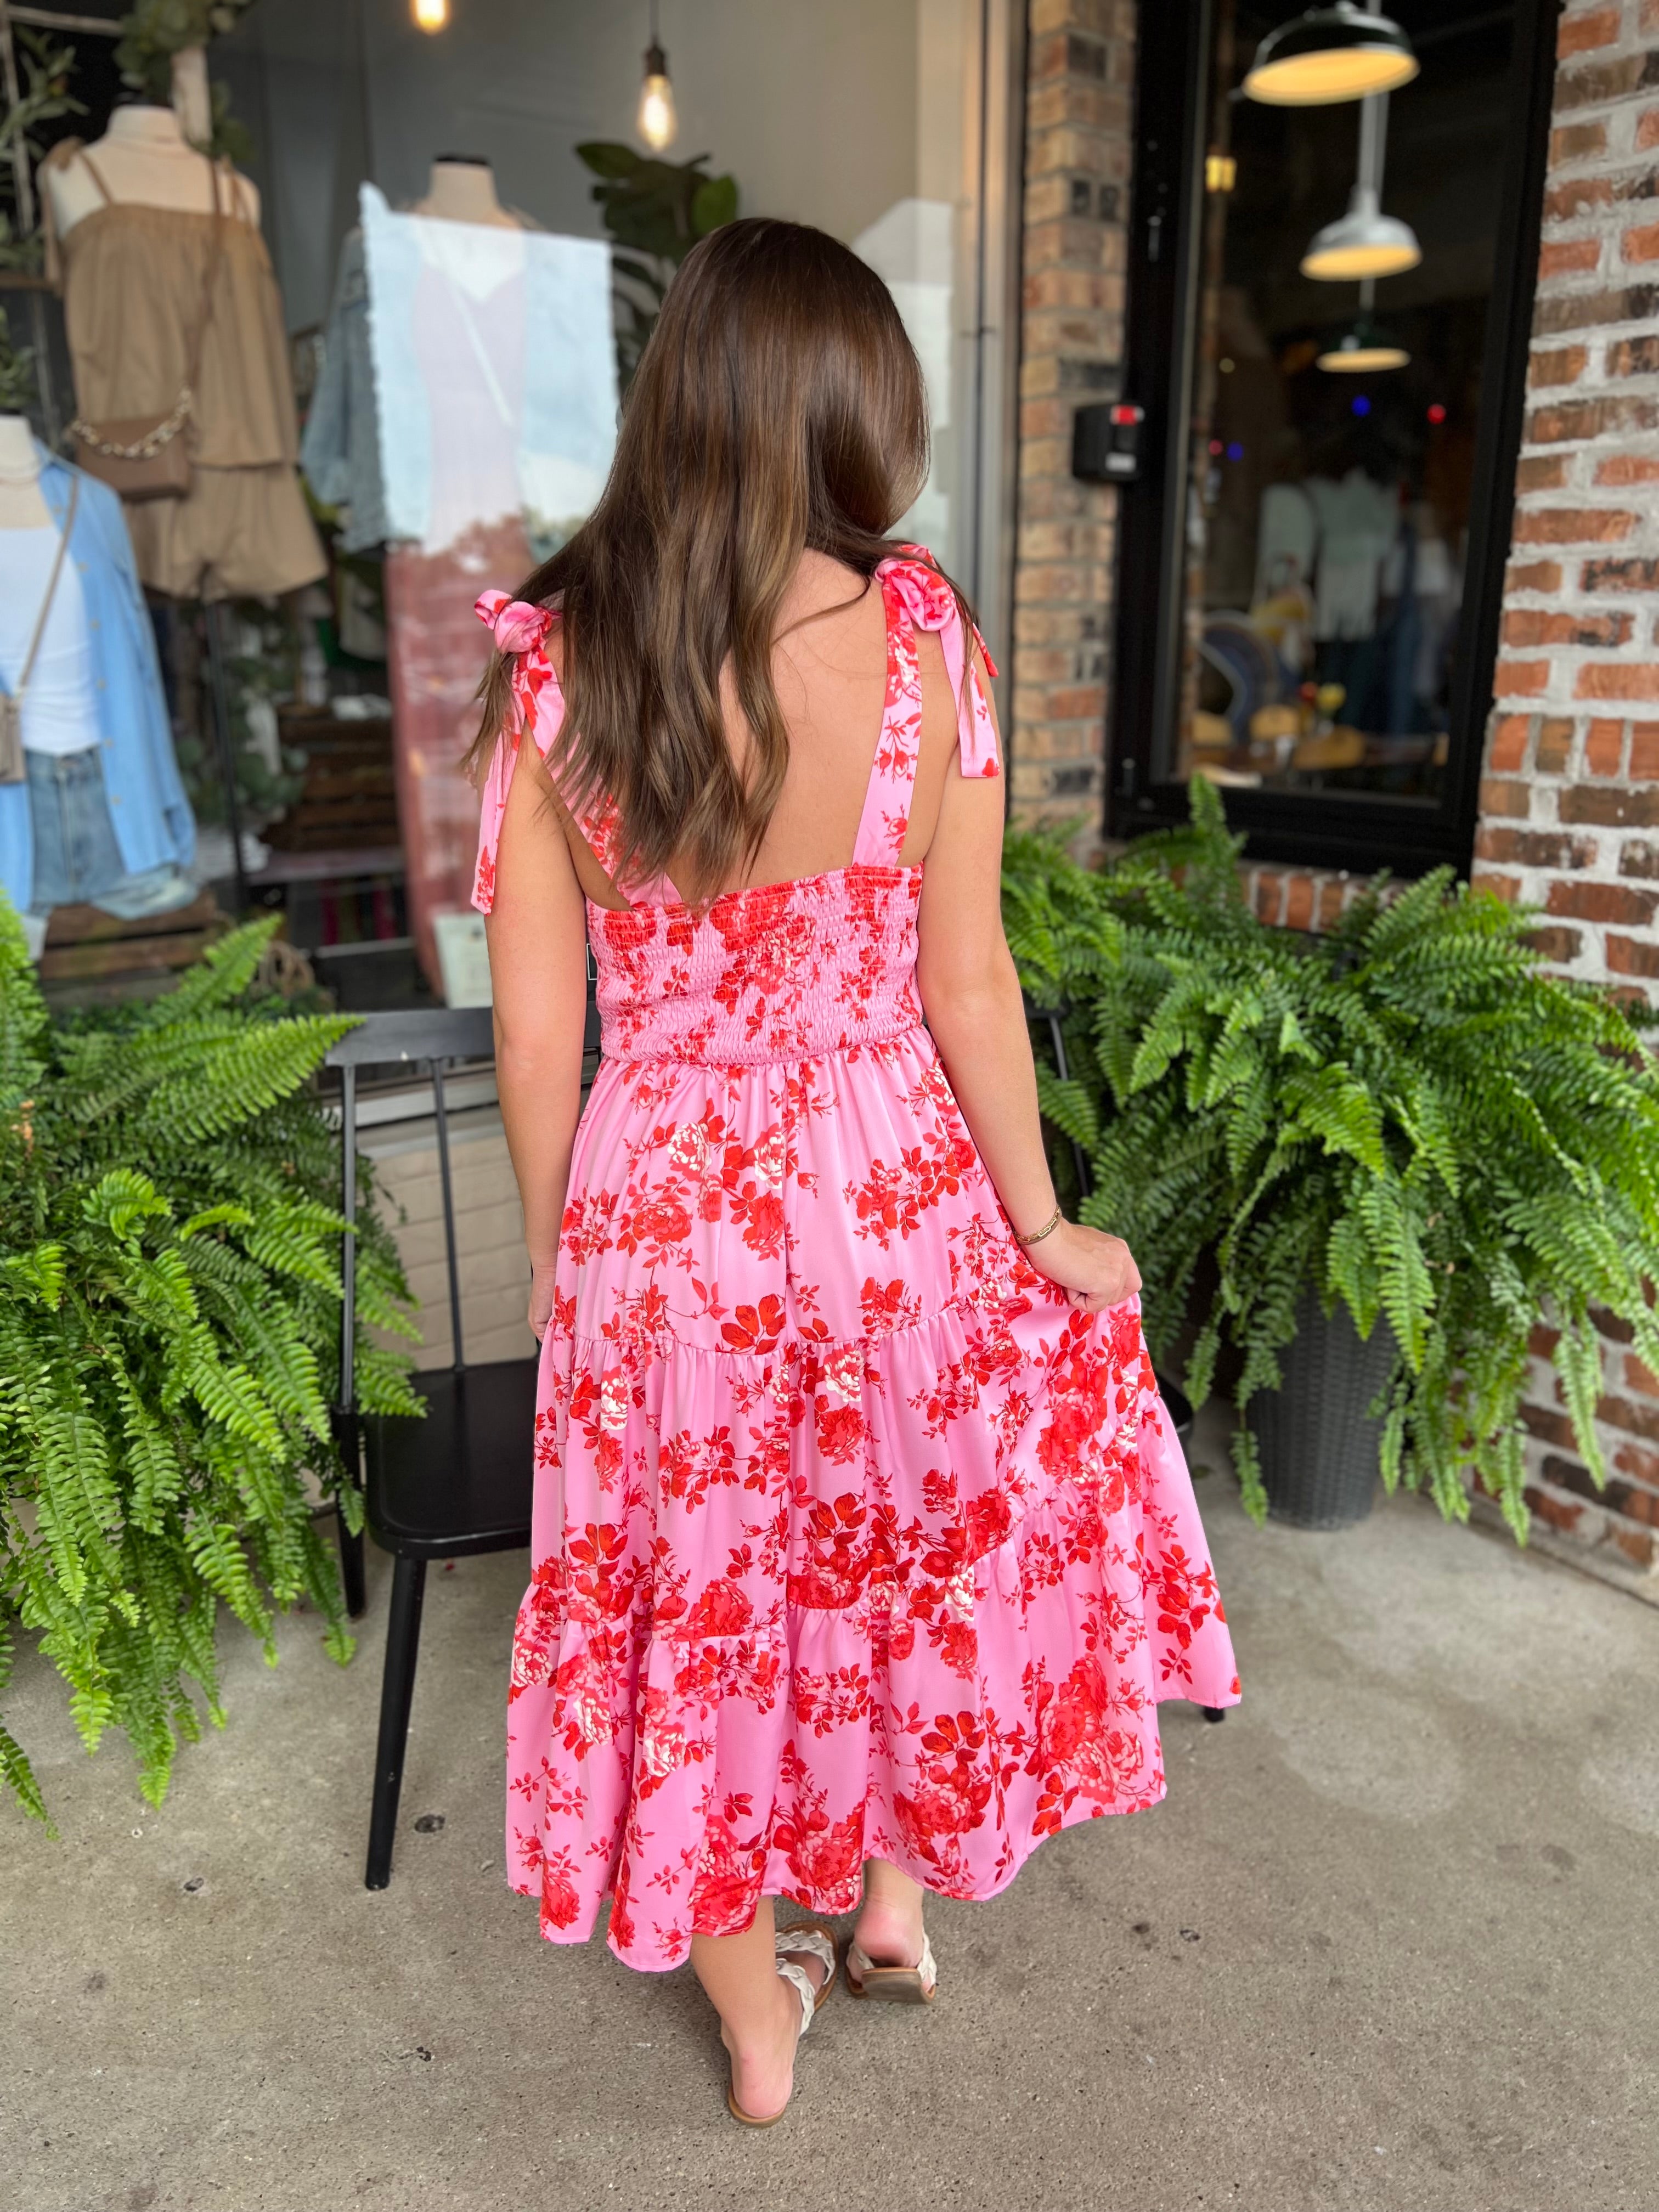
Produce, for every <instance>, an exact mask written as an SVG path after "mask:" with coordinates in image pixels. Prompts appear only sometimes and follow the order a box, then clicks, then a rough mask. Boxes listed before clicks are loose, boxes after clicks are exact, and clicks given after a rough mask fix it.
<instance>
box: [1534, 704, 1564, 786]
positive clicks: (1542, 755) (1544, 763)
mask: <svg viewBox="0 0 1659 2212" xmlns="http://www.w3.org/2000/svg"><path fill="white" fill-rule="evenodd" d="M1572 729H1573V726H1572V721H1571V717H1569V716H1567V715H1565V714H1546V715H1545V717H1544V718H1543V720H1541V722H1540V723H1539V725H1538V752H1537V767H1538V772H1539V774H1540V775H1565V773H1566V767H1567V763H1568V761H1569V760H1571V757H1572Z"/></svg>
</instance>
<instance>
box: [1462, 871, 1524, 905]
mask: <svg viewBox="0 0 1659 2212" xmlns="http://www.w3.org/2000/svg"><path fill="white" fill-rule="evenodd" d="M1469 880H1470V882H1471V883H1472V884H1474V887H1475V889H1476V890H1481V891H1490V892H1491V893H1492V896H1493V897H1494V898H1500V899H1502V900H1503V902H1504V905H1505V906H1513V905H1514V904H1515V903H1516V900H1517V899H1519V897H1520V896H1521V878H1520V877H1519V876H1500V875H1498V874H1495V873H1494V872H1493V871H1492V869H1490V868H1476V869H1475V870H1474V872H1473V873H1472V874H1471V876H1470V878H1469Z"/></svg>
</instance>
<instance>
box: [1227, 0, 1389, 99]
mask: <svg viewBox="0 0 1659 2212" xmlns="http://www.w3.org/2000/svg"><path fill="white" fill-rule="evenodd" d="M1416 75H1417V57H1416V55H1415V54H1414V53H1413V52H1412V42H1411V40H1409V39H1408V38H1407V36H1406V33H1404V32H1403V31H1402V30H1401V27H1400V26H1399V24H1398V23H1395V22H1391V21H1389V17H1388V16H1386V15H1370V14H1368V13H1367V12H1366V11H1365V10H1364V9H1362V8H1357V7H1355V6H1354V5H1353V4H1352V0H1336V4H1335V5H1334V7H1329V8H1310V9H1309V10H1308V12H1307V13H1306V15H1297V16H1296V17H1295V18H1294V19H1293V20H1292V21H1290V22H1288V23H1281V24H1280V25H1279V28H1278V29H1277V30H1276V31H1270V32H1269V33H1267V37H1266V38H1265V39H1263V40H1262V41H1261V45H1260V46H1258V47H1257V48H1256V50H1255V61H1254V62H1253V63H1252V64H1250V69H1249V74H1248V75H1247V76H1246V77H1245V79H1244V89H1245V91H1246V93H1247V94H1249V97H1250V98H1251V99H1252V100H1262V101H1264V102H1266V104H1267V106H1271V107H1323V106H1328V104H1329V103H1331V102H1332V101H1334V100H1362V99H1364V96H1365V94H1367V93H1371V92H1392V91H1393V90H1394V89H1395V87H1396V86H1399V85H1402V84H1409V83H1410V82H1411V81H1412V79H1413V77H1414V76H1416Z"/></svg>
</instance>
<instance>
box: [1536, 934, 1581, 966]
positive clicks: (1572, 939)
mask: <svg viewBox="0 0 1659 2212" xmlns="http://www.w3.org/2000/svg"><path fill="white" fill-rule="evenodd" d="M1527 943H1528V945H1531V947H1532V949H1533V951H1534V952H1536V953H1539V954H1541V956H1542V957H1543V958H1544V959H1546V960H1555V961H1559V962H1562V963H1565V962H1566V961H1569V960H1576V959H1577V957H1578V956H1579V954H1580V953H1581V952H1582V951H1583V949H1584V939H1583V933H1582V932H1581V931H1579V930H1577V929H1529V930H1528V932H1527Z"/></svg>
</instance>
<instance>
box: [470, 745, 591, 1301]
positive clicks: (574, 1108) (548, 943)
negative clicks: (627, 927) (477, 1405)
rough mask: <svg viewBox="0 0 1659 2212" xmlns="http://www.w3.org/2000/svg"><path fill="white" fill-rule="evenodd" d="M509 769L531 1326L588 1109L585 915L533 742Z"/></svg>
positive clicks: (507, 1086) (508, 842)
mask: <svg viewBox="0 0 1659 2212" xmlns="http://www.w3.org/2000/svg"><path fill="white" fill-rule="evenodd" d="M518 768H519V770H520V773H518V774H516V775H514V776H513V784H512V788H511V789H510V791H509V792H508V793H507V810H506V813H505V816H504V817H503V819H502V823H501V843H500V847H499V848H498V850H497V853H496V856H495V905H494V907H493V908H492V909H491V911H490V914H489V921H488V923H487V925H486V927H487V929H488V933H489V975H490V982H491V986H492V987H493V990H494V994H495V1085H496V1090H497V1091H498V1093H499V1095H500V1097H501V1121H502V1122H503V1124H504V1126H505V1127H506V1130H507V1150H508V1152H510V1153H511V1154H512V1157H513V1174H514V1175H515V1176H517V1177H518V1182H519V1197H520V1201H521V1202H522V1204H523V1206H524V1230H525V1243H526V1245H527V1246H528V1248H529V1251H530V1268H531V1285H530V1326H531V1328H532V1329H533V1330H534V1331H535V1333H536V1336H537V1339H538V1340H540V1338H541V1335H542V1332H543V1331H544V1329H545V1328H546V1327H547V1317H548V1315H549V1314H550V1312H551V1310H552V1306H553V1273H554V1268H555V1266H556V1261H557V1258H558V1249H559V1227H560V1224H561V1222H562V1219H563V1216H564V1201H565V1186H566V1184H567V1183H568V1181H569V1177H570V1152H571V1146H573V1144H574V1141H575V1136H576V1123H577V1121H578V1119H579V1117H580V1113H581V1103H582V1097H581V1080H582V1034H583V1030H584V1026H585V1024H586V1013H587V927H586V910H585V908H584V904H583V899H582V890H581V885H580V883H579V882H578V881H577V878H576V870H575V866H574V863H573V861H572V860H571V856H570V848H569V845H568V842H567V840H566V836H565V832H564V828H563V823H562V812H561V810H560V809H559V807H558V806H557V805H556V803H555V802H554V800H553V799H552V797H551V794H550V792H549V789H548V786H547V783H546V781H545V778H544V775H542V774H541V773H539V772H536V773H531V772H529V771H532V770H539V763H538V762H537V760H536V757H535V754H534V752H533V750H532V748H531V746H530V745H529V744H526V746H525V748H524V756H523V757H522V758H521V759H520V762H519V763H518Z"/></svg>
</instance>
